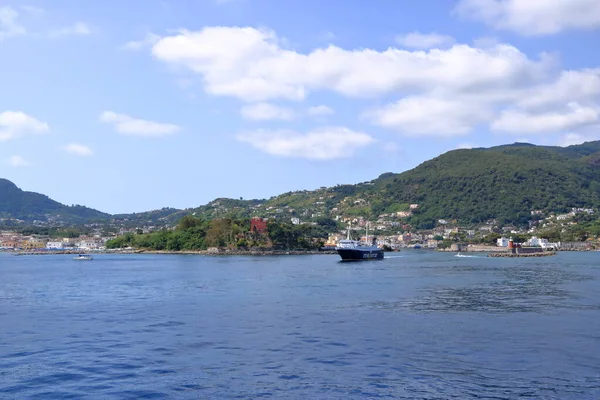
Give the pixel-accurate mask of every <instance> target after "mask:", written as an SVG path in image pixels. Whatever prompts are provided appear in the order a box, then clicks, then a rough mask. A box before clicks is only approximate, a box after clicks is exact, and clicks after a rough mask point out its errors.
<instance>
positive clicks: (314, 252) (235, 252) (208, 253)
mask: <svg viewBox="0 0 600 400" xmlns="http://www.w3.org/2000/svg"><path fill="white" fill-rule="evenodd" d="M1 252H3V253H12V254H13V255H15V256H57V255H78V254H155V255H161V254H165V255H168V254H172V255H204V256H283V255H321V254H328V255H331V254H337V251H335V250H223V251H218V252H216V251H209V250H179V251H171V250H143V249H139V250H102V251H98V250H88V251H75V250H57V251H34V250H32V251H22V250H2V251H1Z"/></svg>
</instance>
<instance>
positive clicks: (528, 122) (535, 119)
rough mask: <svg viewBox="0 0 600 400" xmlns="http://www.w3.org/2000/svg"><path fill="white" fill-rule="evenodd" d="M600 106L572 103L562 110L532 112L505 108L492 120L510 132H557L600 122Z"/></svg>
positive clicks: (493, 128) (500, 127) (496, 127)
mask: <svg viewBox="0 0 600 400" xmlns="http://www.w3.org/2000/svg"><path fill="white" fill-rule="evenodd" d="M599 116H600V112H599V109H598V108H593V107H584V106H581V105H579V104H577V103H570V104H569V105H568V107H567V108H566V109H564V110H562V111H551V112H543V113H531V112H526V111H518V110H505V111H503V112H502V114H501V115H500V116H499V117H498V118H497V119H496V120H494V121H493V122H492V124H491V128H492V130H494V131H498V132H508V133H517V134H519V133H556V132H564V131H569V130H571V129H573V128H577V127H581V126H586V125H591V124H595V123H598V122H599V120H600V119H599Z"/></svg>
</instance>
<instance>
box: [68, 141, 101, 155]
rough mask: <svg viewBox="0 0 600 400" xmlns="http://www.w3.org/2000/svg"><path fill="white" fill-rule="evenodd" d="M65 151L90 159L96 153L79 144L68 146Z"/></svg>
mask: <svg viewBox="0 0 600 400" xmlns="http://www.w3.org/2000/svg"><path fill="white" fill-rule="evenodd" d="M63 150H64V151H66V152H67V153H71V154H74V155H76V156H80V157H89V156H92V155H94V152H93V151H92V149H90V148H89V147H88V146H84V145H82V144H77V143H71V144H68V145H66V146H64V147H63Z"/></svg>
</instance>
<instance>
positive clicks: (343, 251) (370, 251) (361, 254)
mask: <svg viewBox="0 0 600 400" xmlns="http://www.w3.org/2000/svg"><path fill="white" fill-rule="evenodd" d="M368 232H369V230H368V227H367V239H368V238H369V234H368ZM335 249H336V251H337V252H338V254H339V255H340V257H341V258H342V261H362V260H383V250H382V249H380V248H379V247H377V246H373V245H368V244H366V243H362V242H360V241H358V240H352V239H351V238H350V226H348V235H347V238H346V239H344V240H340V241H339V242H338V245H337V246H336V248H335Z"/></svg>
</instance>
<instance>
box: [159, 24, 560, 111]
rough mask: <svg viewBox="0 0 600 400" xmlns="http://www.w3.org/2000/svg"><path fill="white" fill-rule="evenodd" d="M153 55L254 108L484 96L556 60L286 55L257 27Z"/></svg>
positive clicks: (491, 53)
mask: <svg viewBox="0 0 600 400" xmlns="http://www.w3.org/2000/svg"><path fill="white" fill-rule="evenodd" d="M152 53H153V55H154V57H156V58H157V59H158V60H161V61H163V62H166V63H169V64H170V65H173V66H176V67H180V68H184V69H188V70H190V71H192V72H194V73H197V74H199V75H200V76H201V78H202V82H203V84H204V87H205V90H206V91H207V92H208V93H211V94H215V95H223V96H233V97H237V98H240V99H242V100H246V101H264V100H268V99H276V98H283V99H289V100H303V99H305V98H306V97H307V95H308V93H309V92H310V91H313V90H330V91H334V92H337V93H339V94H342V95H345V96H351V97H372V96H376V95H382V94H389V93H394V92H400V91H402V92H405V91H415V90H417V91H428V90H433V89H436V88H443V90H445V91H448V92H451V93H456V92H478V93H479V92H481V91H482V89H492V88H495V87H497V86H502V87H503V88H511V87H518V86H519V85H521V84H522V83H523V82H524V81H536V80H540V79H541V78H543V77H544V76H545V74H546V72H547V71H548V70H549V69H550V67H552V65H551V63H550V62H548V61H549V60H546V59H542V60H541V61H533V60H531V59H529V58H528V57H527V56H526V55H525V54H523V53H521V52H520V51H519V50H518V49H517V48H515V47H513V46H510V45H497V46H494V47H490V48H486V49H478V48H474V47H471V46H468V45H455V46H453V47H451V48H449V49H446V50H437V49H432V50H429V51H426V52H423V51H408V50H400V49H395V48H389V49H387V50H385V51H377V50H372V49H359V50H345V49H342V48H340V47H337V46H332V45H330V46H328V47H326V48H319V49H316V50H313V51H311V52H309V53H299V52H296V51H293V50H288V49H286V48H284V47H283V45H282V41H281V40H280V39H279V38H278V37H277V35H276V34H275V33H274V32H272V31H268V30H258V29H255V28H249V27H246V28H239V27H207V28H204V29H202V30H201V31H197V32H191V31H181V32H180V33H178V34H176V35H173V36H168V37H163V38H162V39H160V40H159V41H158V42H157V43H156V44H155V45H154V46H153V48H152Z"/></svg>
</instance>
